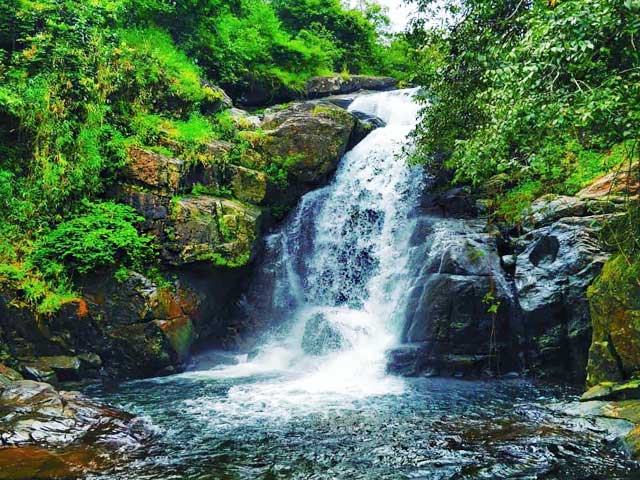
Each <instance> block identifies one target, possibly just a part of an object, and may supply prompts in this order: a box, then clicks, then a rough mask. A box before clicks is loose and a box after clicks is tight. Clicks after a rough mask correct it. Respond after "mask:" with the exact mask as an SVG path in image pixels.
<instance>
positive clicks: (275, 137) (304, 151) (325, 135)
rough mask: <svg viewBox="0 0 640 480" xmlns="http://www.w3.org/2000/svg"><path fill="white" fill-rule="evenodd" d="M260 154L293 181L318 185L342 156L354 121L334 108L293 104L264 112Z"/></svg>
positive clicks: (339, 109)
mask: <svg viewBox="0 0 640 480" xmlns="http://www.w3.org/2000/svg"><path fill="white" fill-rule="evenodd" d="M261 126H262V128H263V129H264V130H265V134H266V138H265V140H264V141H263V142H262V145H261V147H260V148H261V153H262V154H263V155H266V156H267V157H270V158H272V159H274V160H276V159H280V162H283V163H285V164H286V165H287V170H288V172H289V173H290V174H291V175H292V176H293V177H294V178H295V179H296V181H297V182H300V183H303V184H307V185H310V186H318V185H320V184H321V183H322V182H324V181H326V179H327V177H328V175H329V174H330V173H331V172H333V171H334V170H335V168H336V166H337V165H338V162H339V161H340V158H341V157H342V155H343V154H344V152H345V150H346V148H347V145H348V142H349V138H350V136H351V132H352V130H353V128H354V126H355V119H354V118H353V116H351V115H350V114H349V113H348V112H346V111H344V110H342V109H341V108H339V107H336V106H335V105H330V104H318V103H315V102H303V103H294V104H291V105H288V106H285V107H284V108H282V109H270V110H268V111H267V112H265V116H264V120H263V122H262V125H261Z"/></svg>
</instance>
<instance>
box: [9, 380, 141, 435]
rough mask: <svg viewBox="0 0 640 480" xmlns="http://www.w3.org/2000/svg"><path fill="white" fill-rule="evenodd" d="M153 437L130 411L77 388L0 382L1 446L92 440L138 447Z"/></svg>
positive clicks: (35, 383)
mask: <svg viewBox="0 0 640 480" xmlns="http://www.w3.org/2000/svg"><path fill="white" fill-rule="evenodd" d="M149 438H150V434H149V432H148V431H147V430H146V429H145V428H144V427H143V424H141V423H140V422H138V421H136V420H135V418H134V417H133V416H132V415H129V414H126V413H124V412H120V411H118V410H115V409H112V408H109V407H105V406H102V405H98V404H96V403H94V402H92V401H90V400H89V399H87V398H85V397H84V396H82V395H81V394H79V393H77V392H58V391H56V390H55V389H54V388H53V387H52V386H51V385H49V384H47V383H41V382H34V381H31V380H21V381H17V382H13V383H10V384H8V385H4V386H0V444H2V446H5V447H7V446H24V445H34V444H35V445H41V446H56V447H60V446H66V445H71V444H74V443H81V442H92V443H97V444H100V443H109V444H114V445H121V446H124V445H127V447H133V448H135V445H141V444H143V443H144V442H145V441H147V440H148V439H149Z"/></svg>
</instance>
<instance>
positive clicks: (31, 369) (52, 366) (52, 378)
mask: <svg viewBox="0 0 640 480" xmlns="http://www.w3.org/2000/svg"><path fill="white" fill-rule="evenodd" d="M22 370H23V371H22V373H23V375H24V376H25V377H26V378H29V379H32V380H36V381H39V382H48V383H57V382H67V381H75V380H81V379H82V378H87V375H86V374H85V372H82V362H81V361H80V359H79V358H78V357H75V356H70V355H57V356H52V357H46V356H44V357H38V358H36V359H34V360H32V361H29V362H25V363H24V364H23V366H22ZM94 373H96V374H97V372H94Z"/></svg>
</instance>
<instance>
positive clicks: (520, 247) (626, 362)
mask: <svg viewBox="0 0 640 480" xmlns="http://www.w3.org/2000/svg"><path fill="white" fill-rule="evenodd" d="M623 177H624V176H622V177H621V176H620V175H616V174H613V173H612V174H609V175H604V176H602V177H601V178H598V179H596V180H595V181H594V182H593V184H591V185H589V186H587V187H586V188H585V189H584V190H582V191H581V192H579V193H578V194H577V195H576V196H573V197H568V196H557V195H556V196H553V195H548V196H545V197H542V198H540V199H538V200H537V201H536V202H534V203H533V205H532V206H531V208H530V211H529V214H528V215H527V217H526V218H525V219H524V222H523V224H522V226H521V228H520V229H515V228H512V227H510V226H506V225H497V226H493V225H489V224H488V223H487V222H486V220H483V218H482V215H479V213H481V212H482V211H483V207H484V202H483V201H481V200H479V201H476V199H474V198H473V197H472V196H471V195H470V193H469V192H468V191H467V190H465V189H464V188H456V189H452V190H447V191H444V192H438V184H436V185H433V188H432V189H431V191H432V192H433V191H435V192H436V193H427V194H425V196H424V198H423V201H422V204H421V206H420V208H419V209H418V210H417V212H416V218H417V220H416V221H417V228H416V233H415V234H414V237H413V239H412V245H411V248H412V260H411V264H412V265H413V268H414V269H415V278H416V281H415V284H414V287H413V288H412V291H411V301H410V302H409V305H408V307H407V311H406V316H405V318H406V320H405V329H404V333H403V340H404V342H405V344H404V345H402V346H401V347H399V348H397V349H395V350H392V351H391V352H389V370H390V371H392V372H396V373H400V374H404V375H456V376H467V375H474V376H475V375H482V374H488V375H496V374H504V373H507V372H512V371H528V372H529V373H531V374H534V375H536V376H541V377H551V378H556V379H565V380H569V381H572V382H576V383H579V382H584V381H585V377H586V376H587V375H588V380H589V385H595V384H597V383H599V382H601V381H603V380H613V381H624V380H625V379H629V378H637V375H638V374H639V373H640V340H639V339H638V338H636V337H637V329H634V328H632V327H631V325H634V324H635V323H637V318H639V317H638V315H637V314H638V311H640V304H638V301H639V300H638V299H640V291H638V292H637V294H636V295H634V294H630V295H622V294H621V293H620V292H615V291H612V290H611V289H610V288H609V289H608V288H605V287H604V286H603V285H602V284H603V280H602V279H603V277H606V275H607V271H608V269H610V268H613V267H615V265H611V262H609V263H607V262H608V260H609V257H610V253H609V252H608V251H606V249H605V248H604V247H603V246H602V244H601V242H600V238H599V232H600V230H601V229H602V227H603V226H604V225H605V224H606V222H607V221H609V220H611V219H614V218H615V217H616V216H617V215H619V212H620V211H622V207H623V204H624V198H623V197H625V196H627V197H628V196H637V195H638V193H639V192H640V186H639V185H638V184H637V182H634V181H625V179H624V178H623ZM605 263H607V267H605V270H604V273H603V277H599V280H598V281H597V282H596V283H595V284H594V280H595V279H596V278H598V275H599V274H600V273H601V272H602V270H603V266H604V265H605ZM605 280H606V278H605ZM588 290H589V292H590V296H588V295H587V291H588ZM634 322H635V323H634Z"/></svg>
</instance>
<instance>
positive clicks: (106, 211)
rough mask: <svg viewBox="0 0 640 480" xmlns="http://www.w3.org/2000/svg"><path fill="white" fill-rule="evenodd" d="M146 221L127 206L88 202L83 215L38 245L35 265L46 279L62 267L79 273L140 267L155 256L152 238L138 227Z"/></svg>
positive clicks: (34, 258)
mask: <svg viewBox="0 0 640 480" xmlns="http://www.w3.org/2000/svg"><path fill="white" fill-rule="evenodd" d="M142 220H143V218H142V217H140V216H138V215H137V214H136V212H135V211H134V210H133V209H132V208H131V207H128V206H126V205H119V204H116V203H112V202H101V203H89V202H85V203H84V212H83V213H82V214H80V215H78V216H75V217H74V218H72V219H71V220H68V221H65V222H62V223H60V224H59V225H58V226H57V227H56V228H55V229H53V230H52V231H51V232H49V233H48V234H47V235H46V236H45V237H44V238H43V239H42V240H41V241H40V242H38V244H37V245H36V248H35V250H34V252H33V254H32V258H33V262H34V264H36V265H38V266H39V267H40V268H41V270H42V271H43V272H44V273H45V275H46V276H55V275H56V274H57V273H58V272H60V264H63V265H64V266H65V267H66V269H67V270H69V271H71V272H74V273H79V274H85V273H89V272H91V271H94V270H97V269H100V268H104V267H112V266H120V265H123V266H127V267H131V268H140V267H142V266H143V265H144V264H145V263H147V262H149V261H150V260H152V259H153V257H154V252H153V248H152V246H151V238H150V237H147V236H144V235H140V234H139V233H138V230H137V229H136V227H135V224H137V223H139V222H141V221H142Z"/></svg>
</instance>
